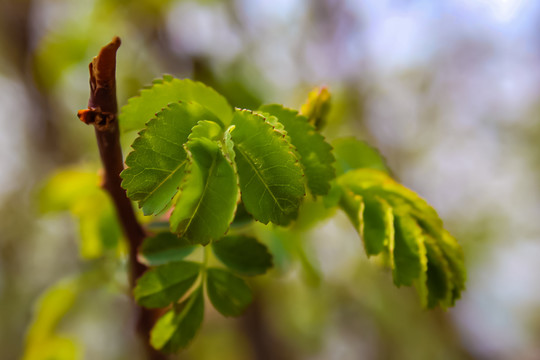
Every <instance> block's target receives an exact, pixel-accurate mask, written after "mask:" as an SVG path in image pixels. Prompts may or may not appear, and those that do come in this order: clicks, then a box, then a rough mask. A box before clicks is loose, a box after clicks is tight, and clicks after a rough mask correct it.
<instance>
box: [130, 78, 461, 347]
mask: <svg viewBox="0 0 540 360" xmlns="http://www.w3.org/2000/svg"><path fill="white" fill-rule="evenodd" d="M329 100H330V94H329V92H328V91H327V89H325V88H323V89H321V90H316V91H314V92H312V93H311V94H310V96H309V99H308V102H307V103H306V104H305V105H304V106H303V107H302V113H303V114H305V115H302V114H299V113H298V112H297V111H295V110H291V109H287V108H285V107H283V106H281V105H276V104H271V105H264V106H262V107H260V108H259V109H257V110H255V111H252V110H245V109H232V108H231V107H230V106H229V105H228V103H227V100H226V99H225V98H223V97H222V96H221V95H220V94H218V93H217V92H215V91H214V90H212V89H211V88H209V87H207V86H205V85H203V84H201V83H197V82H193V81H191V80H179V79H174V78H172V77H169V76H166V77H164V78H163V79H160V80H158V81H156V82H155V83H154V84H153V86H152V87H150V88H147V89H144V90H142V92H141V94H140V95H139V96H138V97H135V98H132V99H131V100H130V101H129V102H128V104H127V105H126V106H124V107H123V108H122V111H121V115H120V121H121V126H122V128H123V129H124V130H126V131H130V130H134V129H137V130H140V132H139V136H138V137H137V138H136V139H135V141H134V142H133V144H132V148H133V151H132V152H131V153H130V154H129V155H128V156H127V158H126V165H127V169H126V170H124V171H123V172H122V174H121V176H122V179H123V182H122V186H123V187H124V188H125V189H126V191H127V195H128V197H129V198H130V199H132V200H133V201H136V202H137V203H138V205H139V207H140V208H141V209H142V212H143V213H144V214H145V215H156V216H162V217H165V218H167V220H168V227H169V229H168V231H167V232H162V233H159V234H157V235H155V236H153V237H150V238H148V239H147V240H146V241H145V243H144V244H143V246H142V247H141V249H140V256H141V260H142V261H145V262H146V263H147V264H148V265H149V266H151V267H152V268H151V269H150V270H149V271H148V272H146V273H145V274H144V275H143V276H142V277H141V278H140V279H139V281H138V284H137V287H136V288H135V298H136V300H137V302H138V303H139V304H140V305H142V306H146V307H150V308H161V307H169V310H168V312H167V313H166V314H165V315H164V316H163V317H161V318H160V319H159V321H158V322H157V324H156V326H155V327H154V329H153V331H152V336H151V343H152V345H153V346H154V347H155V348H157V349H161V350H163V351H166V352H174V351H176V350H178V349H180V348H183V347H185V346H187V344H188V343H189V342H190V340H191V339H192V338H193V337H194V336H195V333H196V332H197V329H198V328H199V327H200V325H201V323H202V320H203V315H204V294H205V293H206V296H208V298H209V300H210V302H211V303H212V305H213V306H214V307H215V308H216V309H217V310H218V311H219V312H220V313H222V314H223V315H225V316H238V315H240V314H241V313H242V311H243V310H244V309H245V308H246V307H247V306H248V304H249V303H250V302H251V301H252V294H251V290H250V288H249V286H248V285H247V283H246V281H245V280H244V277H246V276H254V275H260V274H263V273H265V272H266V271H267V270H268V269H269V268H270V267H271V266H272V257H271V255H270V253H269V252H268V250H267V249H266V247H265V246H264V245H263V244H262V243H260V242H258V241H257V240H256V239H255V238H253V237H251V236H246V235H245V234H243V233H241V232H237V231H235V228H233V229H232V230H231V224H238V226H240V227H241V224H245V223H249V222H250V221H253V220H254V221H259V222H261V223H264V224H268V223H273V224H275V225H279V226H288V225H289V224H291V223H292V222H294V221H295V220H296V218H297V217H298V213H299V209H300V206H301V204H302V203H303V201H304V197H305V196H306V193H307V192H309V193H311V194H312V196H313V198H314V199H316V198H317V197H319V199H321V198H322V199H323V201H324V204H325V205H326V206H328V207H333V206H338V207H339V208H341V209H342V210H343V211H344V212H345V213H346V214H347V215H348V217H349V218H350V220H351V222H352V223H353V225H354V226H355V228H356V230H357V231H358V233H359V234H360V236H361V237H362V239H363V241H364V246H365V251H366V254H367V255H368V256H375V255H381V256H382V257H384V259H386V262H387V263H388V265H389V267H390V268H391V269H392V274H393V278H394V283H395V284H396V285H397V286H400V285H414V286H416V288H417V289H418V292H419V294H420V296H421V299H422V303H423V304H424V305H425V306H427V307H434V306H438V305H440V306H442V307H447V306H452V305H453V304H454V302H455V300H456V299H457V298H459V296H460V293H461V291H462V290H463V288H464V282H465V270H464V266H463V254H462V252H461V248H460V247H459V245H458V244H457V242H456V241H455V239H454V238H452V237H451V236H450V235H449V233H448V232H447V231H446V230H445V229H444V228H443V225H442V221H441V220H440V219H439V217H438V215H437V213H436V212H435V210H434V209H433V208H431V207H430V206H429V205H428V204H427V203H426V202H425V201H424V200H422V199H421V198H420V197H419V196H418V195H417V194H415V193H414V192H413V191H411V190H409V189H407V188H405V187H404V186H402V185H400V184H399V183H398V182H396V181H395V180H393V179H392V177H391V175H390V172H389V169H388V167H387V166H386V164H385V162H384V160H383V158H382V157H381V156H380V154H379V153H378V152H377V151H376V150H375V149H373V148H371V147H370V146H369V145H367V144H366V143H364V142H361V141H358V140H356V139H352V138H344V139H337V140H336V141H334V142H333V144H332V145H333V146H331V145H330V144H329V143H328V142H327V141H326V140H325V138H324V137H323V136H322V135H321V133H320V130H321V128H322V127H323V126H324V124H325V123H326V114H327V113H328V106H329ZM229 232H230V234H229V235H226V234H227V233H229ZM201 245H202V246H206V248H205V256H204V260H203V261H202V262H193V261H187V260H185V257H186V256H188V255H189V254H190V253H191V252H192V251H193V250H194V249H195V248H196V247H197V246H199V247H200V246H201ZM210 248H211V249H212V251H213V253H214V255H215V257H216V258H217V259H219V260H220V262H221V263H222V265H223V267H212V266H209V265H208V261H207V260H208V256H209V251H210V250H209V249H210Z"/></svg>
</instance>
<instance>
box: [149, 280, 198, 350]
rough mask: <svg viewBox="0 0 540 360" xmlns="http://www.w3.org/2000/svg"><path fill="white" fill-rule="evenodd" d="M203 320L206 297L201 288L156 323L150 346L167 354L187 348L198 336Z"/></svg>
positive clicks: (151, 334)
mask: <svg viewBox="0 0 540 360" xmlns="http://www.w3.org/2000/svg"><path fill="white" fill-rule="evenodd" d="M203 318H204V297H203V291H202V287H200V288H198V289H197V290H195V291H194V292H193V293H192V294H191V295H190V296H189V297H188V298H187V299H186V300H185V301H184V302H182V303H181V304H180V305H175V306H173V308H172V309H171V310H169V311H167V313H165V315H163V316H162V317H161V318H160V319H159V320H158V321H157V322H156V325H155V326H154V328H153V329H152V331H151V333H150V344H151V345H152V346H153V347H154V348H155V349H157V350H161V351H163V352H165V353H173V352H176V351H178V350H180V349H182V348H185V347H187V346H188V345H189V343H190V342H191V340H193V338H194V337H195V335H196V334H197V331H198V330H199V328H200V327H201V324H202V321H203Z"/></svg>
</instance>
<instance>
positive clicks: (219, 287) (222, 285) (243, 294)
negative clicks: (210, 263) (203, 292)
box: [206, 268, 253, 316]
mask: <svg viewBox="0 0 540 360" xmlns="http://www.w3.org/2000/svg"><path fill="white" fill-rule="evenodd" d="M207 272H208V275H207V279H206V289H207V292H208V298H209V299H210V301H211V302H212V305H214V307H215V308H216V310H217V311H219V312H220V313H221V314H223V315H225V316H239V315H241V314H242V313H243V312H244V310H245V309H246V308H247V306H248V305H249V304H250V303H251V301H253V295H252V293H251V289H250V288H249V287H248V286H247V284H246V282H245V281H244V280H242V279H241V278H239V277H237V276H235V275H233V274H232V273H230V272H229V271H226V270H221V269H216V268H210V269H208V270H207Z"/></svg>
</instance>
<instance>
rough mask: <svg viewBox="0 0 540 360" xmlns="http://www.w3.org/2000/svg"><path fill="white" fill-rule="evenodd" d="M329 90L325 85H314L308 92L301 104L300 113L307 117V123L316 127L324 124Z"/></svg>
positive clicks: (328, 103)
mask: <svg viewBox="0 0 540 360" xmlns="http://www.w3.org/2000/svg"><path fill="white" fill-rule="evenodd" d="M330 100H331V96H330V92H329V91H328V89H327V88H326V87H324V86H323V87H316V88H314V89H313V90H311V91H310V92H309V94H308V98H307V101H306V102H305V103H304V105H302V108H301V109H300V113H301V114H302V115H304V116H306V117H307V118H308V119H309V123H310V124H312V125H313V126H315V128H316V129H322V128H323V127H324V126H325V125H326V121H327V116H328V112H329V111H330Z"/></svg>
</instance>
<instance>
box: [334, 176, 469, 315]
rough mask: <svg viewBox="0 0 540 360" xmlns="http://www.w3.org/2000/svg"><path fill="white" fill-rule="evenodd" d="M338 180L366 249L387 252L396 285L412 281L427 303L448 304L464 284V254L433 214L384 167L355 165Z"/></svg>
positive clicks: (342, 203)
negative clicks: (372, 167) (375, 167)
mask: <svg viewBox="0 0 540 360" xmlns="http://www.w3.org/2000/svg"><path fill="white" fill-rule="evenodd" d="M336 184H337V185H336V186H337V187H338V188H340V189H341V190H340V191H339V192H337V193H339V194H340V196H341V198H340V201H339V204H340V206H341V208H342V209H343V210H344V211H345V213H346V214H347V215H348V216H349V218H350V219H351V222H352V223H353V224H354V225H355V228H356V229H357V230H358V232H359V234H360V235H361V236H362V238H363V240H364V245H365V247H366V253H367V254H368V255H375V254H378V253H380V252H382V251H384V252H386V253H388V254H389V255H390V264H391V266H392V269H393V271H392V273H393V277H394V283H395V284H396V285H398V286H399V285H416V287H417V289H418V292H419V294H420V297H421V299H422V303H423V304H425V305H426V306H427V307H430V308H431V307H435V306H441V307H448V306H452V305H453V304H454V303H455V300H457V299H458V298H459V297H460V296H461V292H462V291H463V289H464V288H465V277H466V274H465V267H464V259H463V252H462V250H461V247H460V246H459V244H458V243H457V241H456V240H455V239H454V238H453V237H452V236H451V235H450V234H449V233H448V232H447V231H446V230H445V229H444V227H443V223H442V221H441V219H440V218H439V217H438V215H437V212H436V211H435V210H434V209H433V208H432V207H431V206H429V205H428V204H427V203H426V202H425V201H424V200H423V199H421V198H420V197H419V196H418V195H417V194H416V193H414V192H413V191H411V190H409V189H407V188H405V187H404V186H402V185H400V184H399V183H397V182H395V181H394V180H393V179H392V178H391V177H390V176H389V175H388V174H387V173H385V172H383V171H379V170H375V169H370V168H364V169H353V170H350V171H348V172H347V173H345V174H344V175H341V176H340V177H338V179H337V182H336Z"/></svg>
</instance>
